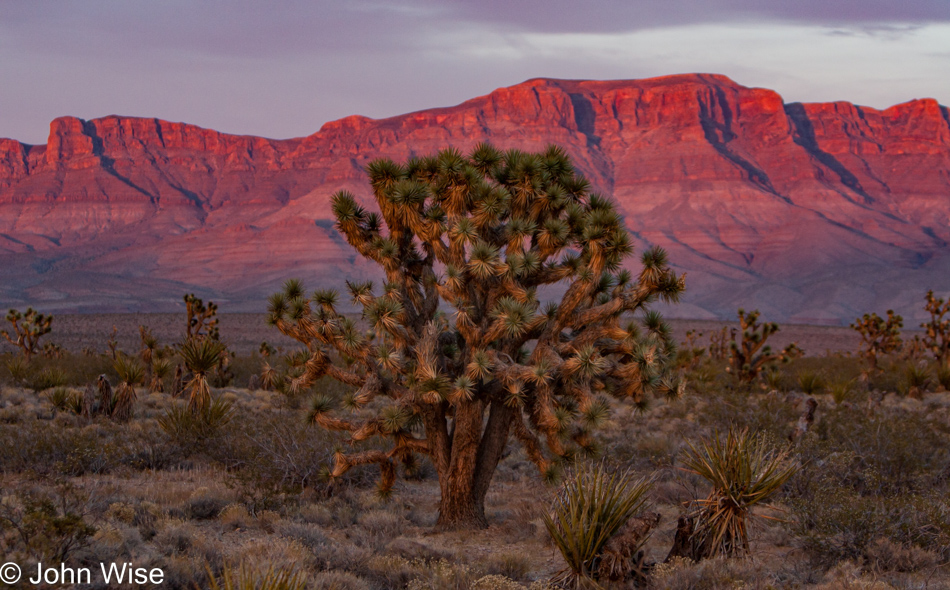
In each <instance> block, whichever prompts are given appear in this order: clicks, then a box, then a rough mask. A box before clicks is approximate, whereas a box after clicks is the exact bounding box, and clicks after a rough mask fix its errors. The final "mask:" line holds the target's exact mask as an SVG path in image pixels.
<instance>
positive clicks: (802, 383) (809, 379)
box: [798, 371, 825, 395]
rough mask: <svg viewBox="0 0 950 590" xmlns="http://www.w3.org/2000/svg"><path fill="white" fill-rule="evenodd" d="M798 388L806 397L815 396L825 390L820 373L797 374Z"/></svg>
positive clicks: (823, 380) (803, 372)
mask: <svg viewBox="0 0 950 590" xmlns="http://www.w3.org/2000/svg"><path fill="white" fill-rule="evenodd" d="M798 387H799V389H801V390H802V392H804V393H807V394H808V395H815V394H816V393H821V392H822V391H824V390H825V379H824V377H822V376H821V373H813V372H812V371H802V372H801V373H799V374H798Z"/></svg>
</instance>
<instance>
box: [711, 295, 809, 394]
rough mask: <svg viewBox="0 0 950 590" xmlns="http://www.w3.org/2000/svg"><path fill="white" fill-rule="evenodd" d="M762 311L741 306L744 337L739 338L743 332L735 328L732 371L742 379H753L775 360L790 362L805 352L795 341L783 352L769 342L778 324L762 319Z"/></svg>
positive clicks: (731, 348) (732, 343) (740, 316)
mask: <svg viewBox="0 0 950 590" xmlns="http://www.w3.org/2000/svg"><path fill="white" fill-rule="evenodd" d="M758 319H759V311H758V310H755V311H750V312H749V313H746V312H745V310H743V309H740V310H739V326H740V327H741V329H742V332H741V334H742V338H741V339H739V340H737V339H736V336H737V335H738V334H739V332H737V331H735V330H733V333H732V342H731V343H730V346H729V350H730V357H729V365H730V366H729V371H730V372H732V373H733V374H734V375H735V376H736V378H737V379H739V380H740V381H743V382H746V383H751V382H752V381H754V380H755V378H756V377H758V376H759V371H761V370H762V368H763V367H764V366H765V365H767V364H768V363H772V362H775V361H781V362H786V361H789V360H791V359H793V358H795V357H796V356H800V355H801V352H802V351H801V349H799V348H798V346H797V345H796V344H795V343H792V344H789V345H788V346H786V347H785V348H784V349H782V351H781V352H773V351H772V347H771V346H768V345H766V344H765V341H766V340H768V338H769V336H771V335H772V334H774V333H776V332H778V329H779V328H778V324H776V323H775V322H770V323H767V324H760V323H759V322H758Z"/></svg>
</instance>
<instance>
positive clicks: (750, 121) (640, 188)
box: [0, 74, 950, 325]
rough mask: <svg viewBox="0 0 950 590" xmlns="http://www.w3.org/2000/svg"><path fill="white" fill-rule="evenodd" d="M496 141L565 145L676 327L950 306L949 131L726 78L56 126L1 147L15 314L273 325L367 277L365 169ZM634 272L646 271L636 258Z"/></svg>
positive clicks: (2, 288)
mask: <svg viewBox="0 0 950 590" xmlns="http://www.w3.org/2000/svg"><path fill="white" fill-rule="evenodd" d="M483 141H488V142H491V143H493V144H495V145H496V146H498V147H501V148H520V149H527V150H540V149H543V148H544V147H546V146H547V145H548V144H551V143H554V144H557V145H560V146H562V147H563V148H564V149H565V150H566V151H567V152H568V153H569V154H570V155H571V157H572V158H573V161H574V162H575V165H576V166H577V168H578V169H579V171H580V172H581V173H583V174H584V175H585V176H586V177H587V178H588V179H589V180H590V181H591V183H592V185H593V187H594V189H595V190H596V191H598V192H600V193H602V194H604V195H606V196H608V197H610V198H612V199H613V200H614V201H615V202H616V203H617V205H618V209H619V211H620V212H621V214H622V215H623V217H624V219H625V222H626V225H627V227H628V228H629V230H630V232H631V234H632V235H633V237H634V241H635V244H636V246H637V248H638V249H642V248H644V247H646V246H648V245H653V244H658V245H660V246H663V247H664V248H666V250H667V251H668V253H669V256H670V260H671V262H672V263H673V265H674V266H675V267H676V268H677V269H678V270H679V271H683V272H686V273H687V293H686V295H685V297H684V300H683V302H682V303H680V304H678V305H676V306H674V307H671V308H670V309H669V310H668V313H670V314H671V315H674V316H678V317H691V318H704V319H713V318H732V317H734V316H735V311H736V308H738V307H745V308H746V309H753V308H757V309H760V310H761V311H762V312H763V316H764V317H765V318H767V319H770V320H772V319H774V320H777V321H789V322H799V323H822V324H839V323H845V324H846V323H847V322H849V321H852V320H853V319H854V318H855V317H857V316H859V315H861V314H863V313H865V312H870V311H876V312H877V313H879V314H883V312H884V310H885V309H888V308H893V309H895V310H897V311H898V312H899V313H903V314H904V315H905V318H908V321H906V322H905V325H915V323H916V320H915V319H914V318H920V317H922V315H923V313H924V312H923V302H924V293H925V292H926V291H927V290H928V289H934V290H935V291H937V292H938V293H939V294H941V295H946V294H947V293H948V292H950V246H948V242H950V223H948V222H950V114H948V110H947V108H946V107H944V106H941V105H940V104H939V103H938V102H937V101H936V100H933V99H919V100H911V101H909V102H906V103H903V104H899V105H896V106H892V107H890V108H887V109H885V110H875V109H872V108H868V107H863V106H858V105H854V104H851V103H848V102H831V103H786V102H785V101H784V100H783V99H782V97H781V96H780V95H779V94H777V93H776V92H774V91H772V90H768V89H763V88H749V87H745V86H742V85H740V84H737V83H736V82H734V81H732V80H730V79H729V78H726V77H724V76H719V75H712V74H689V75H677V76H666V77H662V78H653V79H646V80H618V81H587V80H553V79H534V80H529V81H527V82H524V83H522V84H518V85H515V86H511V87H507V88H500V89H498V90H495V91H494V92H491V93H490V94H488V95H486V96H481V97H478V98H473V99H471V100H469V101H467V102H464V103H462V104H460V105H457V106H453V107H447V108H436V109H429V110H424V111H419V112H415V113H410V114H406V115H401V116H397V117H391V118H387V119H378V120H377V119H369V118H366V117H361V116H351V117H346V118H344V119H340V120H338V121H332V122H329V123H327V124H325V125H324V126H323V127H322V128H321V129H320V130H319V131H317V132H316V133H314V134H312V135H308V136H306V137H300V138H295V139H284V140H274V139H266V138H261V137H251V136H238V135H228V134H225V133H220V132H218V131H214V130H210V129H203V128H200V127H197V126H194V125H189V124H185V123H173V122H167V121H162V120H158V119H154V118H133V117H121V116H108V117H103V118H99V119H92V120H88V121H87V120H82V119H78V118H75V117H62V118H58V119H55V120H54V121H53V122H52V123H51V124H50V134H49V140H48V142H47V143H46V145H28V144H24V143H21V142H19V141H16V140H13V139H0V257H2V262H0V305H5V306H7V307H10V306H14V307H25V306H26V305H32V306H34V307H37V308H39V309H40V310H42V311H50V312H106V311H110V312H114V311H173V310H175V309H178V307H179V306H180V303H181V296H182V295H183V294H184V293H186V292H196V293H198V294H200V295H202V296H204V297H206V298H211V299H213V300H215V301H216V302H218V303H219V305H221V309H222V311H258V312H260V311H263V310H264V309H265V307H266V303H265V298H266V296H267V295H268V294H270V293H272V292H274V291H276V290H277V289H279V287H280V284H281V283H282V282H283V281H284V280H286V279H287V278H290V277H299V278H302V279H304V280H305V282H306V284H308V285H310V286H315V285H318V284H320V285H323V286H335V287H340V286H342V284H343V281H344V280H345V279H346V278H354V277H372V276H374V273H375V272H376V270H375V268H373V267H372V266H371V265H369V264H366V263H365V262H364V261H362V260H361V259H360V258H359V256H358V255H357V254H356V252H355V251H354V250H353V249H352V248H350V247H349V245H348V244H346V243H345V241H344V240H343V239H342V237H341V236H340V235H339V234H338V233H337V232H336V230H335V229H334V227H333V219H332V214H331V212H330V197H331V195H332V194H333V193H334V192H336V191H338V190H340V189H348V190H350V191H351V192H353V193H355V194H356V195H357V196H358V197H359V198H361V199H363V200H364V202H365V203H366V205H367V206H369V207H372V206H373V205H372V203H371V198H370V192H369V188H368V185H367V182H366V177H365V173H364V172H363V167H364V166H365V165H366V164H367V163H368V162H369V161H371V160H373V159H375V158H379V157H388V158H393V159H397V160H402V159H405V158H407V157H410V156H413V155H422V154H427V153H431V152H434V151H436V150H438V149H441V148H443V147H448V146H453V147H457V148H459V149H461V150H463V151H464V150H469V149H471V148H472V147H474V146H475V145H476V144H478V143H479V142H483ZM631 268H636V259H635V258H634V259H632V262H631Z"/></svg>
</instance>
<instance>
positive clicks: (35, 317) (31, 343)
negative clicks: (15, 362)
mask: <svg viewBox="0 0 950 590" xmlns="http://www.w3.org/2000/svg"><path fill="white" fill-rule="evenodd" d="M7 321H8V322H10V325H11V326H12V327H13V333H12V334H11V333H10V332H8V331H6V330H0V334H2V335H3V337H4V338H6V339H7V340H8V341H9V342H10V344H12V345H13V346H15V347H17V348H19V349H20V351H21V352H22V353H23V356H24V358H25V359H26V362H30V359H31V358H33V355H34V354H36V353H38V352H40V351H41V350H42V349H41V347H40V338H42V337H43V336H45V335H46V334H49V333H50V332H51V331H52V329H53V316H51V315H44V314H42V313H40V312H38V311H36V310H35V309H33V308H32V307H29V308H27V310H26V311H25V312H20V311H17V310H15V309H11V310H10V311H9V312H7Z"/></svg>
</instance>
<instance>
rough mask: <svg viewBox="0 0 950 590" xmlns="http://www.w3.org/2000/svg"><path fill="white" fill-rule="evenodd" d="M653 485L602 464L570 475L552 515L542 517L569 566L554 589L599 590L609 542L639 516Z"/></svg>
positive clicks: (563, 485)
mask: <svg viewBox="0 0 950 590" xmlns="http://www.w3.org/2000/svg"><path fill="white" fill-rule="evenodd" d="M651 485H652V481H651V480H649V479H634V477H633V475H632V474H631V473H630V472H629V471H616V470H610V469H608V468H606V467H605V466H604V465H603V464H596V465H588V466H584V467H580V468H577V469H575V470H573V471H571V472H570V473H569V474H568V475H567V476H566V477H565V479H564V482H563V483H562V484H561V489H560V490H559V491H558V494H557V497H556V498H555V499H554V503H553V505H552V506H551V511H550V513H548V514H545V515H544V525H545V527H546V528H547V530H548V534H550V535H551V539H552V540H553V541H554V546H555V547H557V549H558V551H560V552H561V555H562V556H563V557H564V561H566V562H567V567H566V568H565V569H563V570H561V571H560V572H558V573H557V574H555V576H554V577H553V578H552V580H551V581H552V583H554V584H556V585H558V586H561V587H566V588H589V587H595V588H596V587H599V586H598V584H597V580H596V579H595V578H596V572H597V570H598V567H599V565H600V564H599V559H600V558H601V555H602V553H603V551H604V548H605V546H606V545H607V542H608V541H610V539H611V538H612V537H613V536H614V535H616V534H617V533H618V532H619V531H620V529H621V528H622V527H623V526H624V525H625V524H626V523H627V521H628V520H630V518H631V517H632V516H634V515H635V514H637V513H638V512H640V510H641V509H642V508H643V505H644V504H645V502H646V494H647V491H648V490H649V489H650V486H651ZM642 541H643V542H645V541H646V538H644V539H642ZM641 544H642V543H641Z"/></svg>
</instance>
